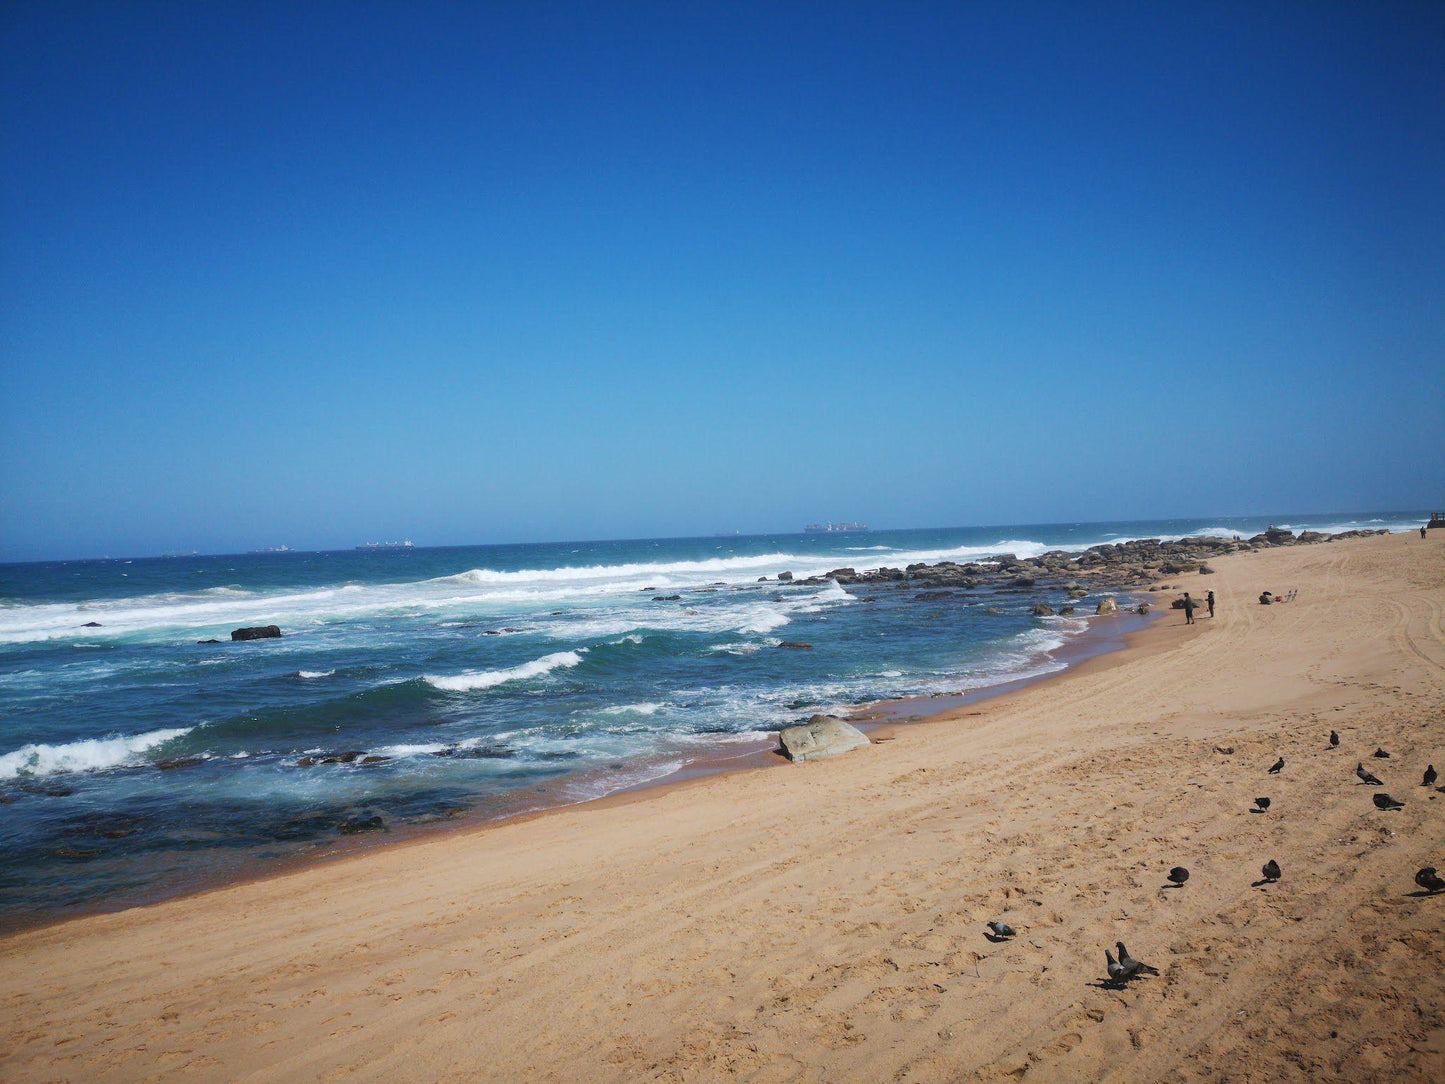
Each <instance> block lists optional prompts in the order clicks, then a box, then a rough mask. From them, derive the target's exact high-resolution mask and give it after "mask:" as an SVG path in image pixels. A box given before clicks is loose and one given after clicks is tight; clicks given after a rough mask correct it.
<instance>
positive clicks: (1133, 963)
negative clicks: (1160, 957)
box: [1114, 941, 1159, 979]
mask: <svg viewBox="0 0 1445 1084" xmlns="http://www.w3.org/2000/svg"><path fill="white" fill-rule="evenodd" d="M1114 947H1115V948H1116V949H1118V950H1119V966H1120V967H1122V968H1123V969H1124V974H1125V975H1126V976H1127V977H1129V978H1131V979H1132V978H1133V977H1134V976H1135V975H1157V974H1159V969H1158V968H1157V967H1150V966H1149V965H1148V964H1146V963H1145V962H1144V961H1143V960H1136V959H1134V957H1132V956H1130V955H1129V950H1128V949H1126V948H1125V947H1124V942H1122V941H1116V942H1114Z"/></svg>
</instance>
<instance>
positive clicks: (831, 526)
mask: <svg viewBox="0 0 1445 1084" xmlns="http://www.w3.org/2000/svg"><path fill="white" fill-rule="evenodd" d="M866 530H868V524H866V523H809V524H807V525H805V526H804V527H803V533H804V534H852V533H853V532H855V531H866Z"/></svg>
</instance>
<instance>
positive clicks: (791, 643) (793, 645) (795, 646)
mask: <svg viewBox="0 0 1445 1084" xmlns="http://www.w3.org/2000/svg"><path fill="white" fill-rule="evenodd" d="M778 646H779V647H785V648H788V649H789V650H790V651H812V650H813V645H812V644H805V643H803V642H801V641H799V640H784V641H783V642H782V643H780V644H779V645H778Z"/></svg>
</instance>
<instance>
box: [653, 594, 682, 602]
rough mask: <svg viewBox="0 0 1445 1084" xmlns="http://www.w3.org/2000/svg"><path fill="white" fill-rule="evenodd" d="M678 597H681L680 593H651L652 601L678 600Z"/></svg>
mask: <svg viewBox="0 0 1445 1084" xmlns="http://www.w3.org/2000/svg"><path fill="white" fill-rule="evenodd" d="M680 598H682V596H681V595H653V596H652V601H653V602H676V601H678V600H679V599H680Z"/></svg>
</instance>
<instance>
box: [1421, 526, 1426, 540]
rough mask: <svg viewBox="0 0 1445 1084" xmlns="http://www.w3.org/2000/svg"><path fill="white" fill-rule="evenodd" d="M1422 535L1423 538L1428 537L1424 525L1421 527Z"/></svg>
mask: <svg viewBox="0 0 1445 1084" xmlns="http://www.w3.org/2000/svg"><path fill="white" fill-rule="evenodd" d="M1420 537H1421V538H1424V537H1426V535H1425V528H1424V527H1421V528H1420Z"/></svg>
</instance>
